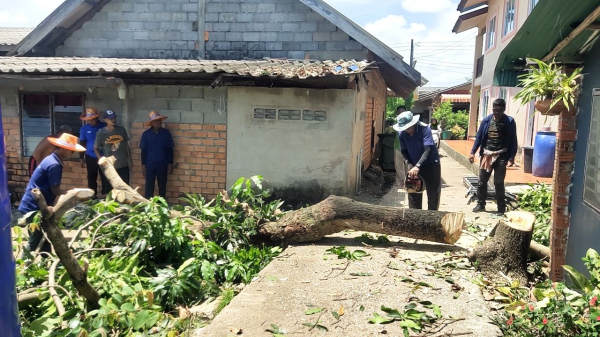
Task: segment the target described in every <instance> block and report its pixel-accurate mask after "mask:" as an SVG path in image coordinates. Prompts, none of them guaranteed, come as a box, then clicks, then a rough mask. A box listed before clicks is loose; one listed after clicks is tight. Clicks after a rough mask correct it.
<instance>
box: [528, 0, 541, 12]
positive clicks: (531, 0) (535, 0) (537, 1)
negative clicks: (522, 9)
mask: <svg viewBox="0 0 600 337" xmlns="http://www.w3.org/2000/svg"><path fill="white" fill-rule="evenodd" d="M534 2H535V3H534ZM539 2H540V0H529V4H528V6H529V8H528V9H527V15H529V14H531V12H532V11H533V9H534V8H535V6H537V4H538V3H539Z"/></svg>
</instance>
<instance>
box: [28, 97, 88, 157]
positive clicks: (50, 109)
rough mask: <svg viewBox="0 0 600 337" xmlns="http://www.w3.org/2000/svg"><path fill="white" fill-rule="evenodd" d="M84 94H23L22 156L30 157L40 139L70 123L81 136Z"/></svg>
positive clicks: (77, 134)
mask: <svg viewBox="0 0 600 337" xmlns="http://www.w3.org/2000/svg"><path fill="white" fill-rule="evenodd" d="M83 102H84V96H83V95H82V94H40V93H26V94H22V95H21V126H22V127H21V132H22V137H21V139H22V144H21V145H22V147H23V151H22V153H23V156H25V157H29V156H31V154H32V153H33V150H35V148H36V146H37V145H38V143H39V142H40V141H41V140H42V139H44V137H48V136H50V135H53V134H56V133H58V132H59V130H60V127H61V126H62V125H69V126H70V127H71V129H72V134H74V135H76V136H79V130H80V129H81V126H82V122H81V120H80V119H79V116H81V114H82V113H83V110H84V109H83Z"/></svg>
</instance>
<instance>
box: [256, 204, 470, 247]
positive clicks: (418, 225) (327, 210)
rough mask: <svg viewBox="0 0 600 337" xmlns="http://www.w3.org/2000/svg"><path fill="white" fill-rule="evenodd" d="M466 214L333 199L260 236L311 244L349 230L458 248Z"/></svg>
mask: <svg viewBox="0 0 600 337" xmlns="http://www.w3.org/2000/svg"><path fill="white" fill-rule="evenodd" d="M463 227H464V214H461V213H447V212H438V211H423V210H415V209H407V208H397V207H384V206H374V205H370V204H365V203H361V202H358V201H354V200H352V199H349V198H344V197H338V196H330V197H329V198H327V199H325V200H324V201H322V202H320V203H318V204H316V205H314V206H311V207H308V208H304V209H300V210H297V211H295V212H291V213H288V214H286V215H284V216H283V217H282V218H281V219H279V221H277V222H270V223H266V224H264V225H262V226H261V228H260V229H259V234H260V235H261V236H263V237H265V238H267V239H268V240H271V241H287V242H310V241H318V240H321V239H322V238H323V237H325V236H326V235H330V234H334V233H338V232H341V231H344V230H346V229H352V230H356V231H365V232H372V233H379V234H387V235H396V236H404V237H408V238H413V239H419V240H426V241H432V242H439V243H446V244H454V243H456V241H458V239H459V238H460V236H461V234H462V230H463Z"/></svg>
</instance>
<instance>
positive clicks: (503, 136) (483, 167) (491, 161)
mask: <svg viewBox="0 0 600 337" xmlns="http://www.w3.org/2000/svg"><path fill="white" fill-rule="evenodd" d="M505 111H506V101H504V100H503V99H501V98H499V99H497V100H495V101H494V103H493V104H492V114H491V115H489V116H487V117H485V118H484V119H483V120H482V121H481V126H480V127H479V130H478V131H477V137H476V138H475V144H473V149H472V150H471V155H470V156H469V161H470V162H471V163H473V162H475V153H476V152H477V150H478V149H479V155H480V157H481V162H480V165H479V186H478V188H477V199H478V202H477V206H476V207H475V208H474V209H473V212H476V213H477V212H483V211H485V204H486V199H487V184H488V181H489V180H490V177H491V175H492V171H493V172H494V187H495V189H496V203H497V204H498V215H504V212H506V200H505V199H504V198H505V195H504V179H505V178H506V167H507V165H510V166H513V165H514V164H515V156H516V155H517V148H518V141H517V124H516V123H515V120H514V118H512V117H510V116H507V115H505V114H504V112H505Z"/></svg>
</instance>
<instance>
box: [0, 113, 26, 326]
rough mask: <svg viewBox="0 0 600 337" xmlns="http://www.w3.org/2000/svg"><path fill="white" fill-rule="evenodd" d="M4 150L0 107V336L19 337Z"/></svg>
mask: <svg viewBox="0 0 600 337" xmlns="http://www.w3.org/2000/svg"><path fill="white" fill-rule="evenodd" d="M5 150H6V146H5V144H4V130H3V129H2V107H1V106H0V330H2V333H1V335H2V336H7V337H18V336H21V327H20V325H19V309H18V304H17V289H16V288H15V285H16V283H15V282H16V266H15V258H14V256H13V250H12V238H11V227H10V215H11V213H10V197H9V195H8V181H7V176H6V157H5Z"/></svg>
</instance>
